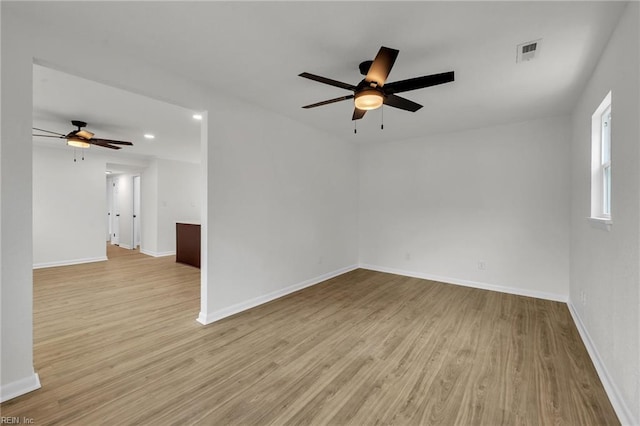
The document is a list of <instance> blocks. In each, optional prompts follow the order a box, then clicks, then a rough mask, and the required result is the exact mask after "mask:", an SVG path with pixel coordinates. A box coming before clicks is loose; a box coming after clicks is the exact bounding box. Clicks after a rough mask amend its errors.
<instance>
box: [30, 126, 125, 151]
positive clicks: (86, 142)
mask: <svg viewBox="0 0 640 426" xmlns="http://www.w3.org/2000/svg"><path fill="white" fill-rule="evenodd" d="M71 124H73V125H74V126H76V127H77V128H78V129H77V130H72V131H70V132H69V133H67V134H66V135H64V134H62V133H58V132H52V131H50V130H44V129H38V128H36V127H34V128H33V130H37V131H39V132H46V133H50V134H48V135H38V134H34V135H33V136H41V137H45V138H58V139H66V140H67V145H69V146H72V147H74V148H89V147H90V146H91V145H97V146H101V147H104V148H111V149H120V148H121V147H119V146H118V145H127V146H133V144H132V143H131V142H126V141H114V140H111V139H98V138H94V137H93V136H94V134H93V133H91V132H89V131H87V130H83V129H82V128H83V127H87V123H85V122H84V121H78V120H73V121H71Z"/></svg>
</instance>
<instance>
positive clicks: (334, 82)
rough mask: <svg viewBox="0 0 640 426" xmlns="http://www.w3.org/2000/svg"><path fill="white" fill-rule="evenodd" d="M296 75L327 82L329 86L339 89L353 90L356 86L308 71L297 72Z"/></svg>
mask: <svg viewBox="0 0 640 426" xmlns="http://www.w3.org/2000/svg"><path fill="white" fill-rule="evenodd" d="M298 76H300V77H304V78H308V79H309V80H314V81H318V82H320V83H324V84H328V85H330V86H335V87H340V88H341V89H347V90H353V91H355V90H356V86H354V85H352V84H348V83H343V82H341V81H338V80H332V79H330V78H326V77H321V76H319V75H315V74H310V73H308V72H303V73H301V74H298Z"/></svg>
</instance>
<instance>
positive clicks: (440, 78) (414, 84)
mask: <svg viewBox="0 0 640 426" xmlns="http://www.w3.org/2000/svg"><path fill="white" fill-rule="evenodd" d="M453 80H454V72H453V71H449V72H443V73H441V74H432V75H425V76H424V77H416V78H410V79H408V80H400V81H394V82H393V83H389V84H387V85H386V86H385V87H384V91H385V93H387V94H392V93H401V92H408V91H409V90H416V89H423V88H425V87H431V86H437V85H438V84H444V83H450V82H452V81H453Z"/></svg>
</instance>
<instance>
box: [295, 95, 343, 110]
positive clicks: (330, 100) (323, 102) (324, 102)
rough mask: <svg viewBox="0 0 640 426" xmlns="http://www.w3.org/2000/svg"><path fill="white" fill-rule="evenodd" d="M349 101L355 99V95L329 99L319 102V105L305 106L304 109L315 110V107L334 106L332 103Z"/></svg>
mask: <svg viewBox="0 0 640 426" xmlns="http://www.w3.org/2000/svg"><path fill="white" fill-rule="evenodd" d="M347 99H353V95H346V96H340V97H339V98H334V99H329V100H327V101H322V102H317V103H315V104H311V105H305V106H303V107H302V108H305V109H309V108H315V107H319V106H322V105H328V104H332V103H335V102H340V101H346V100H347Z"/></svg>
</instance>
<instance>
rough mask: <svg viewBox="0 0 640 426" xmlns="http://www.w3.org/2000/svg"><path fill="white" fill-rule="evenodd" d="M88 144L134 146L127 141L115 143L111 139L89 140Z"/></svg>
mask: <svg viewBox="0 0 640 426" xmlns="http://www.w3.org/2000/svg"><path fill="white" fill-rule="evenodd" d="M87 142H89V143H92V142H100V143H110V144H114V145H127V146H133V143H131V142H126V141H114V140H111V139H95V138H94V139H89V140H87Z"/></svg>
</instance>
